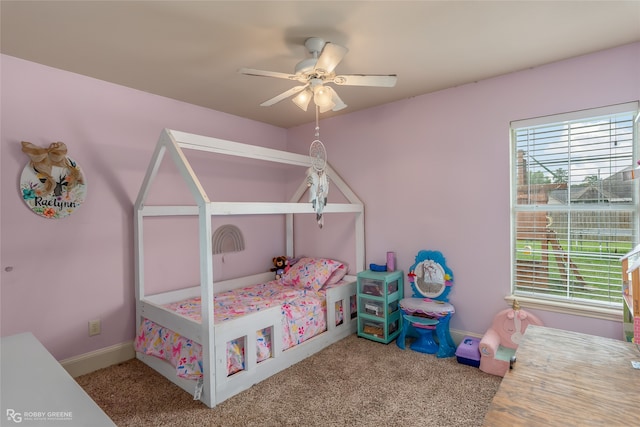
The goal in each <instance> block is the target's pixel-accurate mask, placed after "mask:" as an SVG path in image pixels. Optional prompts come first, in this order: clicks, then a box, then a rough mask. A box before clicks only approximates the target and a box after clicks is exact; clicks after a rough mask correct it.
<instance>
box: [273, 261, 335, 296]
mask: <svg viewBox="0 0 640 427" xmlns="http://www.w3.org/2000/svg"><path fill="white" fill-rule="evenodd" d="M342 265H343V264H342V263H341V262H340V261H335V260H332V259H327V258H301V259H300V260H299V261H298V262H296V263H295V264H294V265H293V266H292V267H291V268H290V269H289V271H287V272H286V273H284V274H283V275H282V278H281V279H280V280H281V281H282V283H283V284H285V285H291V286H295V287H300V288H305V289H311V290H314V291H319V290H320V289H321V288H322V287H323V286H324V284H325V283H326V282H327V280H329V277H330V276H331V274H332V273H333V272H334V271H336V270H337V269H338V268H340V266H342ZM345 271H346V270H345Z"/></svg>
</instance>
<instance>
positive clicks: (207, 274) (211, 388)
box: [199, 203, 217, 408]
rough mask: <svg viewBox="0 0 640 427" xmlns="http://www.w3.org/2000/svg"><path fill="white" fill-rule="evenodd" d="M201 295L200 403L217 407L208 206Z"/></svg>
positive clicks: (205, 208)
mask: <svg viewBox="0 0 640 427" xmlns="http://www.w3.org/2000/svg"><path fill="white" fill-rule="evenodd" d="M199 210H200V214H199V221H200V292H201V298H202V299H201V310H202V311H201V315H202V321H201V322H200V324H201V327H202V350H203V351H202V359H203V360H202V364H203V366H202V371H203V372H204V375H203V383H202V386H203V389H202V392H203V393H202V397H201V400H202V401H203V402H204V403H205V405H207V406H209V407H211V408H212V407H214V406H215V405H216V379H215V376H216V374H217V372H215V366H216V365H215V339H214V337H213V330H214V327H213V243H212V242H211V205H210V204H209V203H205V204H203V205H200V208H199Z"/></svg>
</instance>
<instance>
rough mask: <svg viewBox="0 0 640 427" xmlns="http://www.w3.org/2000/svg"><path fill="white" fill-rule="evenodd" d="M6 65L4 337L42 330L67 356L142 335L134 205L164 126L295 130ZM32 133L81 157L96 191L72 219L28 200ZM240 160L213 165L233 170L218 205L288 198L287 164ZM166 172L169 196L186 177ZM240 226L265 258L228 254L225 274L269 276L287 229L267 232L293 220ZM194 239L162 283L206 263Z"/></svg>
mask: <svg viewBox="0 0 640 427" xmlns="http://www.w3.org/2000/svg"><path fill="white" fill-rule="evenodd" d="M1 61H2V62H1V66H2V69H1V71H2V75H1V78H2V80H1V82H2V95H1V96H2V99H1V101H2V123H1V124H2V128H1V140H2V145H1V153H2V158H1V164H2V171H1V180H2V181H1V188H2V197H1V199H2V200H1V203H2V217H1V233H2V239H1V257H2V259H1V266H2V270H1V280H2V283H1V294H0V296H1V320H0V323H1V334H2V336H5V335H11V334H15V333H19V332H24V331H32V332H33V333H34V334H35V335H36V337H38V338H39V339H40V340H41V341H42V342H43V344H44V345H45V346H46V347H47V349H48V350H49V351H51V352H52V354H53V355H54V356H55V357H56V358H58V359H64V358H68V357H71V356H75V355H79V354H83V353H86V352H89V351H92V350H96V349H99V348H103V347H107V346H110V345H113V344H117V343H121V342H124V341H127V340H131V339H133V336H134V329H135V328H134V325H135V322H134V312H135V304H134V285H133V284H134V257H133V203H134V201H135V199H136V196H137V194H138V190H139V188H140V185H141V183H142V179H143V177H144V174H145V172H146V168H147V165H148V163H149V160H150V158H151V153H152V151H153V149H154V148H155V144H156V142H157V140H158V137H159V135H160V132H161V130H162V129H163V128H165V127H167V128H171V129H178V130H184V131H188V132H193V133H197V134H202V135H210V136H215V137H219V138H223V139H231V140H235V141H239V142H247V143H255V142H256V141H259V142H260V144H261V145H265V146H269V147H272V148H278V149H285V148H286V130H285V129H282V128H278V127H274V126H270V125H265V124H261V123H258V122H253V121H249V120H246V119H242V118H239V117H234V116H230V115H227V114H222V113H219V112H216V111H211V110H207V109H204V108H200V107H196V106H193V105H189V104H185V103H181V102H177V101H174V100H171V99H167V98H162V97H159V96H154V95H150V94H148V93H144V92H140V91H136V90H132V89H129V88H126V87H122V86H117V85H114V84H110V83H106V82H103V81H99V80H95V79H91V78H87V77H84V76H80V75H77V74H72V73H68V72H65V71H61V70H56V69H53V68H48V67H44V66H41V65H38V64H35V63H32V62H27V61H23V60H20V59H16V58H13V57H10V56H5V55H3V56H2V57H1ZM23 140H24V141H30V142H32V143H33V144H36V145H39V146H43V147H45V146H48V145H49V144H50V143H51V142H54V141H63V142H65V143H66V144H67V147H68V149H69V156H71V157H72V158H74V159H75V160H76V161H77V162H78V163H79V165H80V166H81V167H82V169H83V172H84V174H85V176H86V179H87V198H86V202H85V203H84V204H83V205H82V206H81V207H80V208H79V209H78V210H77V211H76V212H74V213H73V214H72V215H71V216H69V217H66V218H64V219H60V220H52V219H45V218H42V217H40V216H38V215H36V214H34V213H32V212H31V211H30V210H29V209H28V208H27V206H26V205H25V203H24V202H23V201H22V199H21V197H20V194H19V191H18V184H19V179H20V173H21V172H22V169H23V168H24V166H25V165H26V164H27V157H26V155H25V154H24V153H22V151H21V147H20V141H23ZM201 163H202V162H198V161H196V162H194V168H196V169H197V170H198V169H199V170H200V171H201V172H203V174H202V175H203V177H202V178H203V179H204V180H205V181H207V180H210V179H211V178H212V176H213V172H212V171H209V170H207V169H205V167H206V166H205V165H202V164H201ZM232 164H233V165H234V166H235V168H234V167H229V166H225V165H226V163H221V164H217V165H216V164H215V163H214V164H213V168H212V170H215V171H216V172H222V176H223V177H224V178H223V180H222V181H217V182H221V183H222V184H224V185H221V184H218V185H217V186H215V185H214V191H213V193H212V194H210V196H216V197H219V198H218V200H220V199H223V200H224V198H223V197H229V198H232V197H235V194H246V193H258V194H264V195H265V196H264V197H265V198H269V197H270V198H272V199H276V200H278V199H281V198H284V197H285V190H284V186H283V185H282V181H277V180H276V179H275V177H277V176H284V173H283V172H282V171H274V170H272V169H271V170H269V169H266V170H265V169H263V170H261V169H249V168H248V167H245V165H243V164H240V165H241V166H243V167H245V168H244V175H247V172H246V171H247V170H250V172H249V173H250V174H252V175H256V174H258V175H257V176H260V178H259V179H256V180H254V182H251V181H249V180H247V181H245V180H242V179H239V176H242V173H241V172H242V169H241V168H239V167H238V164H239V163H237V162H236V163H232ZM164 169H166V170H167V171H168V172H167V174H166V177H165V179H164V181H161V182H163V185H162V188H161V189H160V193H161V194H164V193H171V192H172V191H171V190H172V188H171V187H174V186H178V187H179V186H180V183H181V181H180V180H179V178H178V177H177V175H176V173H175V170H174V171H172V170H171V168H170V167H169V168H164ZM218 176H220V174H219V175H218ZM256 181H257V182H256ZM274 181H275V182H276V183H275V184H274ZM205 188H207V186H206V185H205ZM179 189H180V188H179ZM178 194H181V192H180V191H178ZM214 199H215V197H214ZM187 201H189V200H187ZM240 221H241V225H239V226H240V228H241V229H242V231H243V233H245V239H246V240H247V241H246V245H247V251H246V252H244V253H243V255H242V256H247V257H249V259H253V260H255V261H254V265H247V264H248V263H247V261H246V260H245V259H242V258H241V257H240V256H239V255H238V254H230V255H227V256H226V257H225V263H224V264H223V263H222V262H221V256H217V257H215V258H214V267H215V269H216V273H217V277H221V276H222V277H234V276H237V275H239V272H240V273H242V272H248V273H256V272H260V271H266V270H267V269H268V267H270V265H269V264H268V263H269V262H270V261H269V260H270V258H268V257H267V256H265V254H272V253H273V254H274V255H275V254H280V253H283V252H284V238H283V237H281V236H282V233H278V234H277V235H276V237H271V238H264V237H265V230H278V229H279V230H284V220H282V219H281V220H280V222H279V223H276V224H274V223H272V222H267V223H264V222H262V223H255V222H254V223H251V224H249V223H247V222H246V219H243V220H240ZM242 221H244V222H242ZM150 227H153V225H152V226H150ZM214 227H215V225H214ZM162 236H163V237H164V238H165V239H169V241H171V242H174V246H175V247H182V245H181V244H180V243H181V241H184V240H185V239H186V238H188V237H190V236H188V235H186V233H182V229H181V228H180V227H178V226H174V225H173V224H172V227H168V228H164V229H163V230H162ZM151 242H154V241H153V240H151ZM187 245H190V246H185V248H186V250H180V251H173V253H170V255H171V256H170V257H169V258H168V259H166V258H155V262H156V265H157V266H158V268H157V269H155V270H153V272H154V273H155V275H156V277H152V279H155V278H157V277H163V278H164V279H165V283H166V282H168V281H171V280H173V279H176V278H182V276H183V275H182V274H181V271H183V270H184V268H185V265H186V266H187V267H188V266H190V265H191V266H192V265H195V261H194V258H195V259H197V255H196V256H195V257H193V256H192V257H189V250H191V252H192V253H193V252H195V251H196V250H197V246H194V243H193V240H190V241H189V243H187ZM195 245H197V240H195ZM158 246H159V245H158ZM154 247H156V246H153V247H151V248H150V249H151V251H152V252H153V250H154ZM194 248H195V249H194ZM155 255H157V256H158V257H160V256H161V255H160V254H154V256H155ZM180 256H181V258H180ZM158 260H159V261H158ZM152 262H153V261H152ZM8 269H11V271H7V270H8ZM247 270H249V271H247ZM189 271H194V269H191V270H189ZM197 271H198V270H197V266H196V267H195V273H192V274H191V280H192V283H191V284H195V283H197V282H198V275H197ZM95 318H101V319H102V334H101V335H97V336H94V337H89V336H88V332H87V328H88V327H87V322H88V321H89V320H91V319H95Z"/></svg>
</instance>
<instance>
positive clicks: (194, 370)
mask: <svg viewBox="0 0 640 427" xmlns="http://www.w3.org/2000/svg"><path fill="white" fill-rule="evenodd" d="M325 293H326V289H322V290H320V291H313V290H310V289H300V288H294V287H291V286H290V285H284V284H283V283H281V282H279V281H271V282H267V283H262V284H257V285H253V286H249V287H244V288H239V289H234V290H231V291H227V292H222V293H220V294H217V295H215V298H214V323H220V322H224V321H225V320H229V319H233V318H236V317H240V316H244V315H246V314H249V313H253V312H256V311H259V310H265V309H267V308H271V307H274V306H281V308H282V314H283V316H282V332H283V334H282V335H283V349H287V348H290V347H292V346H294V345H297V344H300V343H301V342H303V341H305V340H307V339H309V338H311V337H313V336H315V335H317V334H319V333H321V332H323V331H325V330H326V328H327V324H326V300H325ZM165 307H166V308H168V309H170V310H173V311H175V312H176V313H179V314H181V315H183V316H186V317H189V318H191V319H193V320H196V321H200V320H201V315H200V297H197V298H190V299H187V300H184V301H179V302H175V303H171V304H167V305H166V306H165ZM337 308H338V310H336V311H337V313H336V317H337V319H336V322H340V321H341V320H342V310H341V307H337ZM135 348H136V351H139V352H142V353H145V354H149V355H153V356H156V357H159V358H161V359H164V360H167V361H168V362H170V363H171V364H172V365H173V366H175V367H176V371H177V374H178V376H180V377H184V378H190V379H193V378H199V377H201V376H202V347H201V346H200V344H198V343H196V342H193V341H192V340H189V339H186V338H184V337H182V336H180V335H178V334H176V333H174V332H173V331H171V330H169V329H167V328H164V327H162V326H160V325H157V324H155V323H154V322H151V321H149V320H147V319H145V320H144V322H143V323H142V324H141V325H140V330H139V331H138V336H137V338H136V341H135ZM257 348H258V350H257V352H258V354H257V356H258V361H261V360H264V359H266V358H269V357H270V356H271V339H270V336H269V335H268V334H267V331H266V330H265V331H260V332H259V334H258V340H257ZM242 369H244V348H243V346H242V343H241V340H234V341H230V342H228V343H227V371H228V374H232V373H234V372H237V371H239V370H242Z"/></svg>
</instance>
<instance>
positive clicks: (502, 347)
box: [478, 300, 543, 377]
mask: <svg viewBox="0 0 640 427" xmlns="http://www.w3.org/2000/svg"><path fill="white" fill-rule="evenodd" d="M529 325H538V326H543V324H542V321H541V320H540V319H538V318H537V317H536V316H534V315H533V314H531V313H529V312H527V311H524V310H521V309H520V305H519V304H518V301H515V300H514V301H513V307H512V308H507V309H505V310H502V311H501V312H499V313H498V314H496V316H495V317H494V318H493V324H492V325H491V327H490V328H489V329H488V330H487V332H485V334H484V336H483V337H482V339H481V340H480V344H479V346H478V349H479V350H480V370H482V371H484V372H486V373H488V374H492V375H498V376H501V377H504V375H505V374H506V373H507V371H508V370H509V363H510V360H511V357H512V356H513V355H514V354H515V352H516V349H517V348H518V344H520V341H521V340H522V336H523V334H524V331H525V330H526V329H527V326H529Z"/></svg>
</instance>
